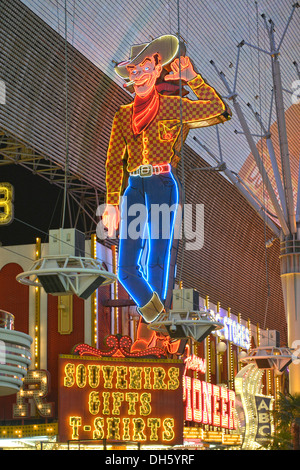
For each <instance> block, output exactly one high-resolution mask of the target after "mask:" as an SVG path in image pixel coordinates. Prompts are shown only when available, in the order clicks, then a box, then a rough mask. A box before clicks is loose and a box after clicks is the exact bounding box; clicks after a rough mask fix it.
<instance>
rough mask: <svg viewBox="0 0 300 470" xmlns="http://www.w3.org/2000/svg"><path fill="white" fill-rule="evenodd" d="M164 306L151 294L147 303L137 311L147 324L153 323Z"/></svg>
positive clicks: (154, 293) (157, 297) (155, 294)
mask: <svg viewBox="0 0 300 470" xmlns="http://www.w3.org/2000/svg"><path fill="white" fill-rule="evenodd" d="M163 309H164V304H163V303H162V302H161V300H160V298H159V296H158V294H157V293H156V292H153V295H152V297H151V299H150V300H149V302H148V303H147V304H146V305H144V306H143V307H139V308H138V311H139V312H140V314H141V315H142V317H143V318H144V319H145V320H146V322H147V323H151V322H153V321H154V320H155V319H156V318H157V317H158V315H159V314H160V313H161V312H162V311H163Z"/></svg>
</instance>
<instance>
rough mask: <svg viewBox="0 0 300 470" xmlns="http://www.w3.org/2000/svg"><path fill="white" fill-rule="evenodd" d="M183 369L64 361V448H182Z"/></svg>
mask: <svg viewBox="0 0 300 470" xmlns="http://www.w3.org/2000/svg"><path fill="white" fill-rule="evenodd" d="M183 368H184V365H183V364H182V363H178V362H176V361H167V360H160V361H154V360H153V362H149V360H145V361H143V360H139V361H137V360H135V359H123V358H118V359H117V358H109V359H107V358H101V359H94V358H91V357H76V356H62V357H60V359H59V440H60V442H67V441H68V440H74V439H77V440H83V439H96V440H102V439H108V440H118V441H135V442H141V443H143V444H151V443H152V444H165V445H175V444H181V443H182V439H183V419H184V418H183V406H182V396H183V388H182V374H183ZM178 404H180V406H178Z"/></svg>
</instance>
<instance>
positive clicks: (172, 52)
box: [115, 34, 179, 80]
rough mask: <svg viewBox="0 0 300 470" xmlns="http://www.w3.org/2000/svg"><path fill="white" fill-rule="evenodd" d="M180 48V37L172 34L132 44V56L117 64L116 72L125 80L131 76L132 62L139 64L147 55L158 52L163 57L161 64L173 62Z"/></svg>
mask: <svg viewBox="0 0 300 470" xmlns="http://www.w3.org/2000/svg"><path fill="white" fill-rule="evenodd" d="M178 48H179V41H178V38H177V37H176V36H174V35H172V34H168V35H165V36H160V37H159V38H156V39H153V40H152V41H151V42H147V43H145V44H138V45H134V46H131V50H130V58H129V59H128V60H126V61H124V62H120V63H119V64H117V65H116V66H115V71H116V73H117V74H118V75H119V76H120V77H121V78H124V79H125V80H126V79H128V78H129V72H128V70H127V68H126V67H127V66H128V65H130V64H139V63H140V62H142V61H143V60H144V59H145V58H146V57H148V56H152V55H153V54H156V53H158V54H159V55H160V58H161V64H162V66H163V67H164V66H165V65H167V64H169V63H170V62H172V60H173V59H174V57H176V55H177V53H178Z"/></svg>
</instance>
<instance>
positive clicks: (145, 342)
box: [131, 318, 156, 352]
mask: <svg viewBox="0 0 300 470" xmlns="http://www.w3.org/2000/svg"><path fill="white" fill-rule="evenodd" d="M155 335H156V333H155V331H153V330H150V328H148V327H147V323H145V321H144V320H143V319H142V318H140V320H139V324H138V327H137V334H136V340H135V342H134V343H133V345H132V346H131V352H137V351H144V350H145V349H147V348H148V347H149V344H150V343H151V341H152V340H153V339H154V337H155Z"/></svg>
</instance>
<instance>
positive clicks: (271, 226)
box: [193, 137, 280, 238]
mask: <svg viewBox="0 0 300 470" xmlns="http://www.w3.org/2000/svg"><path fill="white" fill-rule="evenodd" d="M193 139H194V140H195V142H197V144H199V145H200V146H201V147H202V148H203V149H204V150H206V152H207V153H208V154H209V155H210V156H211V157H212V158H213V159H214V160H215V161H216V162H217V163H218V165H221V163H222V162H220V161H219V160H218V159H217V157H216V156H215V155H214V154H213V153H212V152H211V151H210V150H209V149H208V148H207V147H206V146H205V145H203V144H202V143H201V142H200V141H199V140H198V139H197V137H193ZM194 170H197V168H194ZM222 171H223V173H224V174H225V175H226V176H227V178H228V179H229V180H230V181H231V183H233V184H234V186H235V187H236V188H237V190H238V191H239V193H240V194H241V195H242V196H244V198H245V199H246V200H247V201H248V203H249V204H250V206H252V208H253V209H254V210H255V211H256V212H257V214H258V215H259V216H260V217H261V218H262V219H263V221H264V222H266V224H267V226H268V227H269V229H270V230H272V232H273V233H274V235H275V236H276V237H277V238H279V236H280V230H279V228H278V226H277V225H276V224H275V223H274V222H273V221H272V220H271V219H270V217H269V216H268V215H266V214H265V212H264V208H263V207H262V204H259V203H258V202H257V201H256V200H255V199H254V197H253V196H252V195H251V194H250V193H249V192H248V191H247V189H246V188H245V186H244V185H243V184H241V183H240V181H239V180H238V178H237V177H236V176H235V175H234V174H233V173H232V171H231V170H229V168H226V165H224V167H223V170H222Z"/></svg>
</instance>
